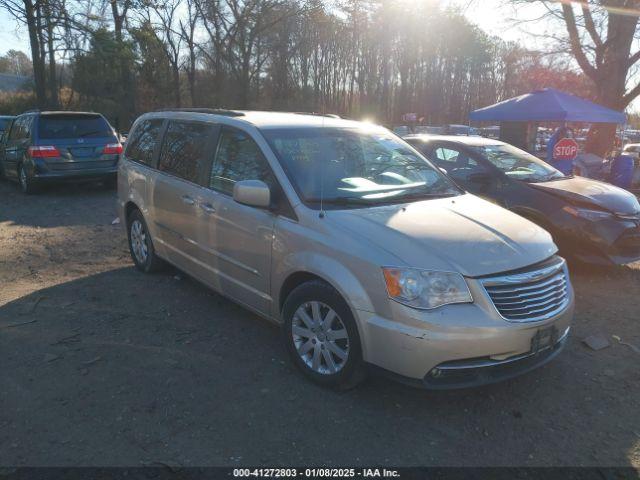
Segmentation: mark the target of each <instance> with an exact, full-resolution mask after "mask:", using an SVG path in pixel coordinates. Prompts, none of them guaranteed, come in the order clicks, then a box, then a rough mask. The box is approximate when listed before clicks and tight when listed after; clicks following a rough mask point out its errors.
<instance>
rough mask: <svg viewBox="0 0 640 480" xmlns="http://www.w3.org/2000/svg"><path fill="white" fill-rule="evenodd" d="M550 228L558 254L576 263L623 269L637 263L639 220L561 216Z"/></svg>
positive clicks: (639, 247) (638, 257) (638, 255)
mask: <svg viewBox="0 0 640 480" xmlns="http://www.w3.org/2000/svg"><path fill="white" fill-rule="evenodd" d="M554 224H555V225H556V226H557V231H556V232H554V239H557V243H558V246H559V247H560V250H561V251H563V252H565V254H567V255H571V256H572V257H574V258H577V259H578V260H581V261H583V262H587V263H595V264H602V265H612V264H613V265H623V264H627V263H632V262H635V261H638V260H640V220H631V219H623V218H617V217H614V218H611V219H605V220H601V221H595V222H594V221H588V220H584V219H576V218H575V217H572V216H569V215H568V214H565V215H564V216H563V218H560V219H556V221H555V222H554Z"/></svg>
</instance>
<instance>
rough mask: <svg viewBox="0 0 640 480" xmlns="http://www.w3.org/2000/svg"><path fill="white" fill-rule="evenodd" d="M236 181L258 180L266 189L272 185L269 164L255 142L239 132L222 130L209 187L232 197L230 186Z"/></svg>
mask: <svg viewBox="0 0 640 480" xmlns="http://www.w3.org/2000/svg"><path fill="white" fill-rule="evenodd" d="M240 180H262V181H263V182H265V183H266V184H267V185H270V186H273V184H274V183H275V182H274V181H273V177H272V173H271V169H270V167H269V164H268V163H267V160H266V159H265V158H264V156H263V154H262V151H261V150H260V147H259V146H258V145H257V144H256V142H254V141H253V140H252V139H251V137H250V136H249V135H248V134H246V133H244V132H242V131H240V130H236V129H232V128H228V127H224V128H223V129H222V132H221V133H220V140H219V142H218V150H217V152H216V158H215V160H214V162H213V168H212V169H211V177H210V179H209V186H210V187H211V188H213V189H214V190H218V191H220V192H223V193H226V194H229V195H232V194H233V186H234V184H235V183H236V182H238V181H240Z"/></svg>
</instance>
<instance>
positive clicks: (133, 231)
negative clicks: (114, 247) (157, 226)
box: [127, 210, 163, 273]
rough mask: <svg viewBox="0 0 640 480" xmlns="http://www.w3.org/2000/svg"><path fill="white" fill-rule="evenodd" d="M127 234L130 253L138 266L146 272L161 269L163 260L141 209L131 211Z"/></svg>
mask: <svg viewBox="0 0 640 480" xmlns="http://www.w3.org/2000/svg"><path fill="white" fill-rule="evenodd" d="M127 236H128V239H129V253H130V254H131V259H132V260H133V263H134V264H135V266H136V268H137V269H138V270H140V271H142V272H144V273H153V272H157V271H160V270H161V269H162V267H163V261H162V259H161V258H160V257H158V256H157V255H156V251H155V249H154V247H153V241H152V240H151V234H150V233H149V229H148V228H147V222H145V221H144V217H143V216H142V213H140V210H134V211H133V212H131V214H130V215H129V217H128V219H127Z"/></svg>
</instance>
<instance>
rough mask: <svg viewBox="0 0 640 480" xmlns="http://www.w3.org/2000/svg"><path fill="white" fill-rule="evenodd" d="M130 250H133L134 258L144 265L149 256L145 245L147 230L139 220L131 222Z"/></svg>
mask: <svg viewBox="0 0 640 480" xmlns="http://www.w3.org/2000/svg"><path fill="white" fill-rule="evenodd" d="M131 250H133V254H134V255H135V256H136V260H138V262H139V263H140V264H142V265H144V264H145V263H146V261H147V258H148V256H149V246H148V245H147V232H146V231H145V228H144V225H142V222H141V221H140V220H134V221H133V222H131Z"/></svg>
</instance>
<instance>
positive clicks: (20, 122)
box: [9, 116, 31, 140]
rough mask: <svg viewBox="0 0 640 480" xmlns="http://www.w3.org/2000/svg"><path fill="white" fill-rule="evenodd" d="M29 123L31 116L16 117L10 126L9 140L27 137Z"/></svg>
mask: <svg viewBox="0 0 640 480" xmlns="http://www.w3.org/2000/svg"><path fill="white" fill-rule="evenodd" d="M30 125H31V117H29V116H24V117H18V118H17V119H16V121H15V122H14V123H13V126H12V127H11V132H10V133H9V140H21V139H23V138H29V127H30Z"/></svg>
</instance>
